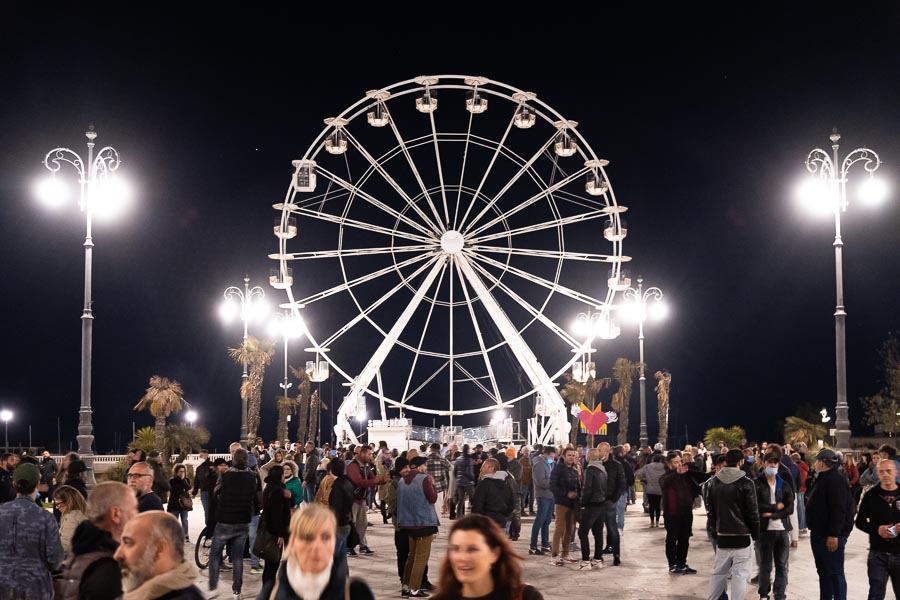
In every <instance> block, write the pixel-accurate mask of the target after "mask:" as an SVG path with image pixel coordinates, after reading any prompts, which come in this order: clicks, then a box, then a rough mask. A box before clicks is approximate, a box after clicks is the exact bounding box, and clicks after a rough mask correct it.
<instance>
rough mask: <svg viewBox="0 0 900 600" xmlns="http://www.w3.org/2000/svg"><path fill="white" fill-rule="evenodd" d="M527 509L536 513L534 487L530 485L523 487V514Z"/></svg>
mask: <svg viewBox="0 0 900 600" xmlns="http://www.w3.org/2000/svg"><path fill="white" fill-rule="evenodd" d="M526 509H527V510H528V512H530V513H531V514H534V487H533V486H530V485H529V486H525V487H524V488H522V514H525V510H526Z"/></svg>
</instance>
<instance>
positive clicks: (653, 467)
mask: <svg viewBox="0 0 900 600" xmlns="http://www.w3.org/2000/svg"><path fill="white" fill-rule="evenodd" d="M665 474H666V466H665V465H664V464H662V463H661V462H654V463H647V464H646V465H644V466H643V467H641V468H640V469H638V470H637V471H636V472H635V474H634V476H635V478H637V479H640V480H641V481H642V482H643V484H644V492H646V493H647V494H652V495H655V496H662V488H660V487H659V478H660V477H662V476H663V475H665Z"/></svg>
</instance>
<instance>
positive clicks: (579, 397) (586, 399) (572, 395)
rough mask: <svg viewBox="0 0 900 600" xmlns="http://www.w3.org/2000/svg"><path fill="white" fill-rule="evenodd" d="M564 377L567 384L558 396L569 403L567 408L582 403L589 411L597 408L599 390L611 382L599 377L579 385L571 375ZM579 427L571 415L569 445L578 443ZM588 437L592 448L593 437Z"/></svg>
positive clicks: (567, 374)
mask: <svg viewBox="0 0 900 600" xmlns="http://www.w3.org/2000/svg"><path fill="white" fill-rule="evenodd" d="M564 377H565V378H566V380H567V382H566V385H564V386H563V388H562V389H561V390H560V392H559V393H560V395H561V396H562V397H563V398H564V399H566V400H568V401H569V406H572V405H575V406H578V405H580V404H581V403H584V405H585V406H587V407H588V408H589V409H590V410H594V408H595V407H596V406H597V394H599V393H600V390H602V389H605V388H608V387H609V384H610V383H611V381H612V380H611V379H610V378H609V377H601V378H600V379H594V378H593V377H589V378H588V380H587V381H586V382H584V383H580V382H578V381H576V380H575V379H574V378H573V377H572V374H571V373H566V374H565V375H564ZM580 426H581V424H580V422H579V418H578V417H577V416H576V415H572V429H571V431H569V443H571V444H572V445H574V444H575V443H576V442H577V441H578V431H579V428H580ZM590 436H591V438H590V445H591V446H593V445H594V435H593V434H590Z"/></svg>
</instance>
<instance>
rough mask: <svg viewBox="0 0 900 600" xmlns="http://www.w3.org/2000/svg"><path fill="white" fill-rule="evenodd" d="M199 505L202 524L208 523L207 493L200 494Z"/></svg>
mask: <svg viewBox="0 0 900 600" xmlns="http://www.w3.org/2000/svg"><path fill="white" fill-rule="evenodd" d="M200 504H202V505H203V522H204V523H209V492H200Z"/></svg>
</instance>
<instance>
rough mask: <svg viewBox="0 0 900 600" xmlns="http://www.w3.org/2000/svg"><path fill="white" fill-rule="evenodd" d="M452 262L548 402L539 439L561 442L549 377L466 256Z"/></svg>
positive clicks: (562, 407) (562, 414) (558, 405)
mask: <svg viewBox="0 0 900 600" xmlns="http://www.w3.org/2000/svg"><path fill="white" fill-rule="evenodd" d="M456 261H457V264H458V265H459V267H460V270H461V271H462V273H463V275H464V276H465V278H466V279H467V280H468V282H469V285H470V286H471V288H472V289H473V290H475V293H476V294H477V295H478V298H479V299H481V302H482V304H483V305H484V308H485V310H487V311H488V314H489V315H490V316H491V318H492V319H493V320H494V323H495V324H496V326H497V329H498V330H499V331H500V334H501V335H502V336H503V338H504V339H505V340H506V343H507V345H508V346H509V349H510V350H512V353H513V355H514V356H515V357H516V360H517V361H518V362H519V365H520V366H521V367H522V370H523V371H524V372H525V374H526V375H527V376H528V379H529V381H531V384H532V385H533V386H534V387H535V390H537V391H539V392H541V393H543V394H544V397H545V398H547V400H548V401H549V404H550V414H549V415H548V417H549V419H548V421H549V425H550V426H549V427H548V428H546V429H544V431H542V432H541V435H540V438H541V439H543V440H546V441H549V440H550V439H551V438H552V439H553V441H554V442H555V443H557V444H559V443H561V442H562V441H563V440H565V438H566V434H567V431H566V425H568V423H567V421H566V403H565V402H563V399H562V396H560V394H559V390H558V389H556V386H555V385H554V384H553V382H552V381H551V380H550V376H549V375H547V372H546V371H545V370H544V367H542V366H541V363H539V362H538V361H537V358H536V357H535V356H534V353H532V352H531V349H530V348H529V347H528V345H527V344H525V340H523V339H522V336H520V335H519V331H518V329H516V327H515V325H513V324H512V322H511V321H510V320H509V317H507V316H506V313H505V312H503V309H502V308H500V305H499V304H497V300H496V299H495V298H494V296H492V295H491V293H490V292H489V291H488V289H487V287H486V286H485V285H484V282H483V281H481V279H480V278H479V277H478V275H477V274H476V273H475V271H474V269H473V268H472V265H471V263H469V259H468V257H466V255H465V254H458V255H457V256H456Z"/></svg>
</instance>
